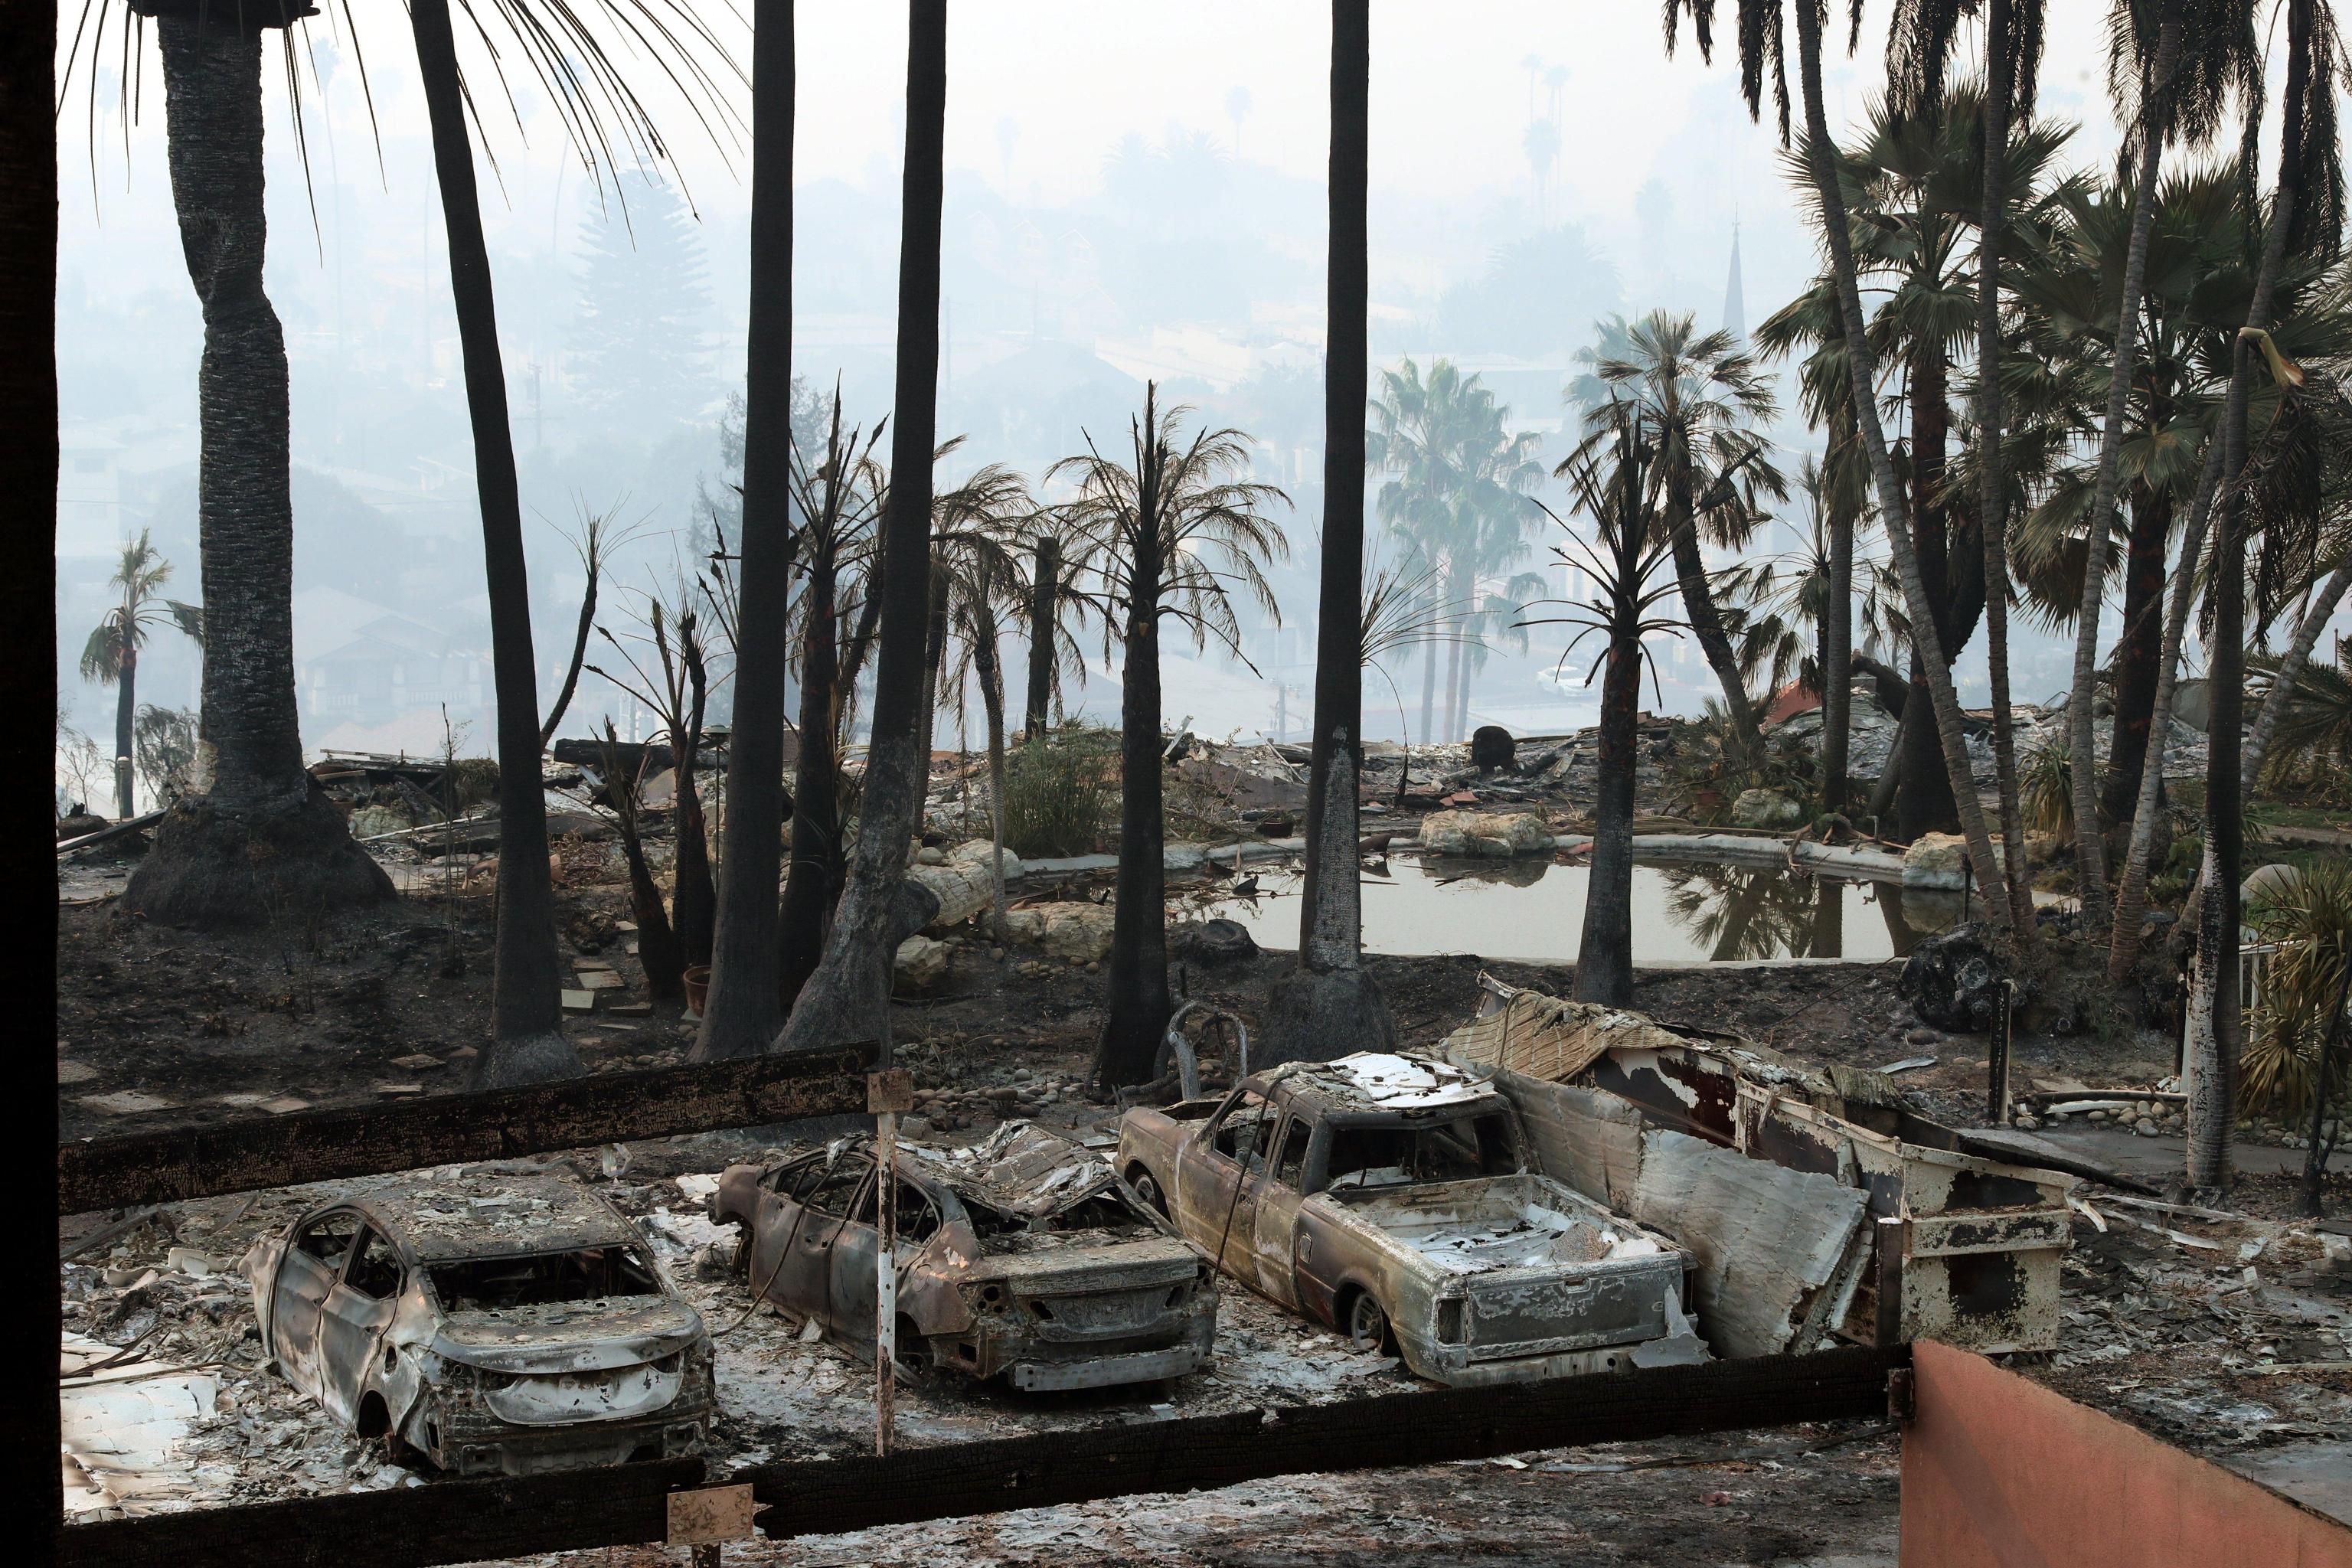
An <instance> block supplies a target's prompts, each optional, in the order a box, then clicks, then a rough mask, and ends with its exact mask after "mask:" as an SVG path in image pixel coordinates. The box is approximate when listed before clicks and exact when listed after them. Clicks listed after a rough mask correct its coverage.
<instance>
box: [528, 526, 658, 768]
mask: <svg viewBox="0 0 2352 1568" xmlns="http://www.w3.org/2000/svg"><path fill="white" fill-rule="evenodd" d="M624 500H625V498H624ZM621 504H623V503H615V504H614V505H613V506H611V507H608V508H606V509H605V510H603V511H601V512H599V511H591V510H588V508H587V507H586V506H585V505H583V506H582V507H581V509H580V531H579V533H577V534H576V535H572V536H571V543H572V552H573V553H574V554H576V555H577V556H578V557H579V558H580V567H581V570H582V571H583V572H584V573H586V574H587V577H588V581H587V585H586V586H585V587H583V589H582V590H581V593H580V622H579V627H578V629H577V630H576V631H575V632H574V633H573V635H572V658H571V661H570V662H569V663H567V664H566V665H565V666H564V669H563V684H562V686H561V687H560V688H559V689H557V691H556V693H555V701H554V702H553V704H551V706H550V707H549V709H548V710H547V720H546V721H545V722H544V723H542V724H541V725H540V727H539V743H540V745H541V748H542V749H543V748H545V747H546V746H547V744H548V743H549V742H551V741H553V740H554V739H555V730H556V726H557V725H559V724H561V723H562V722H563V714H564V710H566V709H568V708H570V707H571V706H572V693H573V691H574V690H576V689H578V687H579V685H580V670H581V668H582V665H583V661H584V660H585V659H586V658H587V657H588V638H589V636H590V634H591V633H592V632H593V631H594V629H595V626H596V595H597V590H598V588H599V586H600V585H601V584H602V582H603V580H604V568H605V566H606V565H607V564H608V563H611V561H612V559H613V557H614V554H616V553H617V552H619V551H620V550H621V548H622V547H623V546H624V545H625V544H627V543H628V542H630V541H631V540H633V539H635V537H636V535H637V533H638V531H639V530H640V529H642V528H643V527H644V525H645V522H646V518H649V517H651V516H652V515H653V514H652V513H651V512H647V513H646V514H645V516H644V517H640V518H638V519H637V520H636V521H635V522H631V523H625V524H622V525H620V526H618V527H615V526H614V521H613V520H614V516H615V515H616V514H617V513H618V512H619V510H620V507H621Z"/></svg>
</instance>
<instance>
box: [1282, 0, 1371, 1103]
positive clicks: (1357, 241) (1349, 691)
mask: <svg viewBox="0 0 2352 1568" xmlns="http://www.w3.org/2000/svg"><path fill="white" fill-rule="evenodd" d="M1370 75H1371V20H1370V6H1369V5H1368V3H1367V0H1335V3H1334V4H1333V5H1332V7H1331V166H1330V175H1329V182H1330V183H1329V191H1330V196H1329V199H1330V205H1331V223H1330V258H1329V261H1328V274H1327V282H1328V289H1327V298H1328V310H1327V315H1326V319H1327V320H1328V321H1329V323H1330V325H1329V334H1330V335H1329V340H1328V348H1327V350H1326V352H1325V354H1324V359H1323V562H1322V573H1321V575H1322V582H1321V592H1320V595H1319V597H1318V604H1317V609H1316V615H1317V620H1316V635H1315V734H1314V740H1313V742H1312V745H1311V747H1310V756H1309V762H1308V769H1307V886H1306V896H1305V898H1304V899H1302V900H1300V905H1299V917H1298V969H1297V973H1293V974H1289V975H1286V976H1285V977H1284V978H1283V979H1282V980H1281V981H1280V982H1279V983H1277V984H1276V986H1275V988H1274V993H1273V994H1272V996H1271V998H1270V999H1269V1006H1268V1016H1267V1020H1266V1030H1265V1033H1266V1047H1267V1048H1266V1051H1265V1060H1266V1061H1269V1062H1284V1061H1295V1060H1299V1059H1302V1058H1303V1059H1307V1060H1313V1061H1328V1060H1329V1059H1331V1058H1334V1057H1341V1056H1346V1055H1347V1054H1348V1053H1349V1052H1350V1051H1360V1050H1385V1049H1388V1048H1390V1047H1392V1046H1393V1045H1394V1044H1395V1042H1396V1024H1395V1021H1394V1020H1393V1019H1392V1018H1391V1017H1390V1016H1389V1010H1388V1005H1387V1003H1386V1002H1384V1001H1383V1000H1382V999H1381V993H1380V987H1379V986H1378V985H1376V984H1373V981H1372V977H1371V973H1370V971H1369V970H1367V969H1365V967H1364V963H1363V928H1364V920H1363V889H1362V887H1361V884H1360V880H1359V876H1360V874H1359V872H1358V870H1357V853H1356V846H1357V844H1358V843H1359V842H1360V839H1361V837H1362V836H1361V834H1360V831H1359V827H1358V824H1359V813H1358V806H1359V804H1360V789H1361V781H1362V778H1363V758H1364V748H1363V718H1364V662H1363V661H1364V636H1363V617H1364V393H1365V381H1366V373H1365V363H1366V361H1367V359H1368V358H1369V349H1368V345H1367V338H1366V321H1367V317H1368V313H1369V310H1370V263H1369V260H1368V255H1369V252H1368V250H1367V232H1368V231H1367V228H1366V218H1365V193H1366V182H1367V178H1368V170H1369V167H1370V139H1371V109H1370Z"/></svg>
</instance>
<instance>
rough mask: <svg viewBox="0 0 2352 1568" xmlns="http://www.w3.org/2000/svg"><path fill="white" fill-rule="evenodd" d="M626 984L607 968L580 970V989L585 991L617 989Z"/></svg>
mask: <svg viewBox="0 0 2352 1568" xmlns="http://www.w3.org/2000/svg"><path fill="white" fill-rule="evenodd" d="M626 984H628V982H627V981H625V980H624V979H622V978H621V977H620V976H619V975H617V974H615V973H613V972H612V971H611V970H609V969H583V970H582V971H581V972H580V985H581V989H583V990H585V991H618V990H620V989H621V988H622V987H623V986H625V985H626Z"/></svg>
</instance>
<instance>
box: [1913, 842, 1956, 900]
mask: <svg viewBox="0 0 2352 1568" xmlns="http://www.w3.org/2000/svg"><path fill="white" fill-rule="evenodd" d="M1903 885H1904V886H1905V887H1906V888H1940V889H1944V890H1945V891H1947V892H1958V891H1959V890H1960V889H1962V888H1965V887H1967V886H1968V885H1969V847H1968V842H1967V840H1965V839H1963V838H1962V837H1960V836H1959V835H1958V834H1957V833H1923V834H1921V835H1920V836H1919V837H1917V838H1916V839H1914V840H1913V841H1912V844H1911V847H1910V848H1909V849H1907V850H1906V851H1904V855H1903Z"/></svg>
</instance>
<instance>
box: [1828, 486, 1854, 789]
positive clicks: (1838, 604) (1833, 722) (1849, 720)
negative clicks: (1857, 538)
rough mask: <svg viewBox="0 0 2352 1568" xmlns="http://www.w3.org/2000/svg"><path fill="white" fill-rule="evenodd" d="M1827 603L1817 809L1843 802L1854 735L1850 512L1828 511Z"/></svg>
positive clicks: (1835, 508)
mask: <svg viewBox="0 0 2352 1568" xmlns="http://www.w3.org/2000/svg"><path fill="white" fill-rule="evenodd" d="M1829 527H1830V582H1829V603H1828V604H1826V605H1823V606H1822V612H1823V613H1822V810H1824V811H1838V812H1842V811H1843V810H1844V809H1845V807H1846V771H1847V769H1848V767H1849V766H1851V763H1849V762H1848V760H1847V759H1848V757H1849V755H1850V748H1851V746H1852V744H1853V511H1852V510H1850V509H1848V508H1847V507H1844V506H1843V505H1835V504H1833V505H1832V507H1831V509H1830V514H1829Z"/></svg>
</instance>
